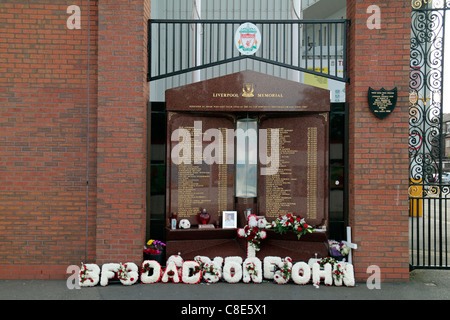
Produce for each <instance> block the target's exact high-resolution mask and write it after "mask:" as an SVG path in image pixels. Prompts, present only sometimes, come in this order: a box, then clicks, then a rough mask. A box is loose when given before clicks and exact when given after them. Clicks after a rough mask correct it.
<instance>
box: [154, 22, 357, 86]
mask: <svg viewBox="0 0 450 320" xmlns="http://www.w3.org/2000/svg"><path fill="white" fill-rule="evenodd" d="M245 22H247V21H240V20H154V19H153V20H152V19H150V20H149V21H148V52H149V53H148V66H149V70H148V74H147V80H148V81H153V80H158V79H162V78H167V77H171V76H175V75H180V74H183V73H187V72H192V71H196V70H201V69H205V68H209V67H213V66H217V65H220V64H225V63H229V62H234V61H239V60H243V59H252V60H255V61H260V62H264V63H269V64H272V65H276V66H280V67H285V68H288V69H292V70H297V71H300V72H306V73H310V74H314V75H317V76H322V77H326V78H329V79H334V80H337V81H342V82H347V81H348V78H347V58H346V56H347V55H346V51H347V27H348V25H349V20H257V21H250V22H251V23H253V24H255V25H256V26H257V27H258V29H259V31H260V33H261V47H260V49H259V50H258V51H257V52H256V53H255V54H253V55H242V54H240V53H239V51H238V50H237V48H236V47H235V45H234V37H235V32H236V30H237V28H238V27H239V26H240V25H241V24H243V23H245Z"/></svg>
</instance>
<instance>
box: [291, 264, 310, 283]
mask: <svg viewBox="0 0 450 320" xmlns="http://www.w3.org/2000/svg"><path fill="white" fill-rule="evenodd" d="M291 278H292V281H294V283H295V284H300V285H305V284H307V283H309V281H310V279H311V268H310V267H309V266H308V264H307V263H305V262H297V263H295V264H294V265H293V266H292V272H291Z"/></svg>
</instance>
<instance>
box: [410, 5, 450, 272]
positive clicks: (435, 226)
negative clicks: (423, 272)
mask: <svg viewBox="0 0 450 320" xmlns="http://www.w3.org/2000/svg"><path fill="white" fill-rule="evenodd" d="M412 8H413V9H412V27H411V71H410V96H409V101H410V109H409V114H410V119H409V125H410V130H409V135H410V139H409V155H410V187H409V190H408V191H409V197H410V217H409V219H410V237H409V240H410V266H411V267H412V268H450V248H449V247H448V238H449V230H448V228H449V224H450V180H449V179H447V176H449V177H450V175H448V174H447V173H446V172H450V168H448V169H447V168H446V167H445V163H446V162H448V161H446V160H447V157H448V155H447V154H446V153H445V141H446V140H445V133H446V132H447V129H446V127H445V123H444V106H443V88H444V87H443V82H444V72H443V71H444V45H445V33H444V29H445V28H444V27H445V20H446V14H447V15H448V14H450V11H448V10H449V9H450V1H449V0H436V1H434V0H413V1H412ZM447 86H448V84H447ZM449 102H450V101H449ZM449 125H450V123H449ZM446 169H447V171H446Z"/></svg>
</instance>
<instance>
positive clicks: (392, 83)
mask: <svg viewBox="0 0 450 320" xmlns="http://www.w3.org/2000/svg"><path fill="white" fill-rule="evenodd" d="M371 5H377V6H378V7H379V8H380V10H381V26H380V27H381V28H380V29H372V30H371V29H369V28H368V25H367V20H368V19H369V18H370V17H371V16H372V14H373V13H372V11H370V12H369V13H367V9H368V7H369V6H371ZM347 18H348V19H350V20H351V26H350V29H349V46H348V53H347V54H348V59H349V77H350V84H349V85H348V86H347V90H346V91H347V101H348V103H349V107H348V108H349V222H350V225H351V226H352V233H353V242H356V243H357V244H358V250H356V251H354V259H353V262H354V266H355V276H356V278H357V279H359V280H365V279H367V277H369V276H370V275H371V273H370V274H369V273H366V272H367V268H368V267H369V266H370V265H377V266H378V267H380V270H381V277H382V280H387V281H405V280H406V279H408V278H409V264H408V260H409V259H408V257H409V253H408V192H407V191H408V177H409V174H408V172H409V170H408V169H409V160H408V108H409V104H408V94H409V62H410V50H409V49H410V37H411V35H410V26H411V5H410V1H393V0H389V1H378V3H374V2H373V1H363V0H348V1H347ZM369 87H372V88H374V89H380V88H381V87H384V88H385V89H388V90H389V89H392V88H394V87H397V88H398V102H397V106H396V108H395V110H394V111H393V113H392V114H391V115H389V116H388V117H387V118H385V119H384V120H379V119H378V118H376V117H375V116H374V115H373V114H372V112H371V111H370V108H369V105H368V102H367V97H368V88H369Z"/></svg>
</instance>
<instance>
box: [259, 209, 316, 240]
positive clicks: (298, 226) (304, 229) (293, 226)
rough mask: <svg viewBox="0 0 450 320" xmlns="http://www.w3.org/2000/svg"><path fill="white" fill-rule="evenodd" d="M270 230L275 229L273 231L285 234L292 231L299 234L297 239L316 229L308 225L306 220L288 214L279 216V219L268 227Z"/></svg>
mask: <svg viewBox="0 0 450 320" xmlns="http://www.w3.org/2000/svg"><path fill="white" fill-rule="evenodd" d="M268 228H269V229H273V231H275V232H277V233H280V234H284V233H286V232H288V231H292V232H294V233H296V234H297V238H298V239H300V237H301V236H302V235H304V234H306V233H312V232H313V230H314V228H313V227H312V226H310V225H309V224H307V223H306V221H305V219H303V218H302V217H297V216H295V215H293V214H291V213H288V214H286V215H283V216H279V217H278V218H277V219H275V220H274V221H272V223H271V224H269V226H268Z"/></svg>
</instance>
